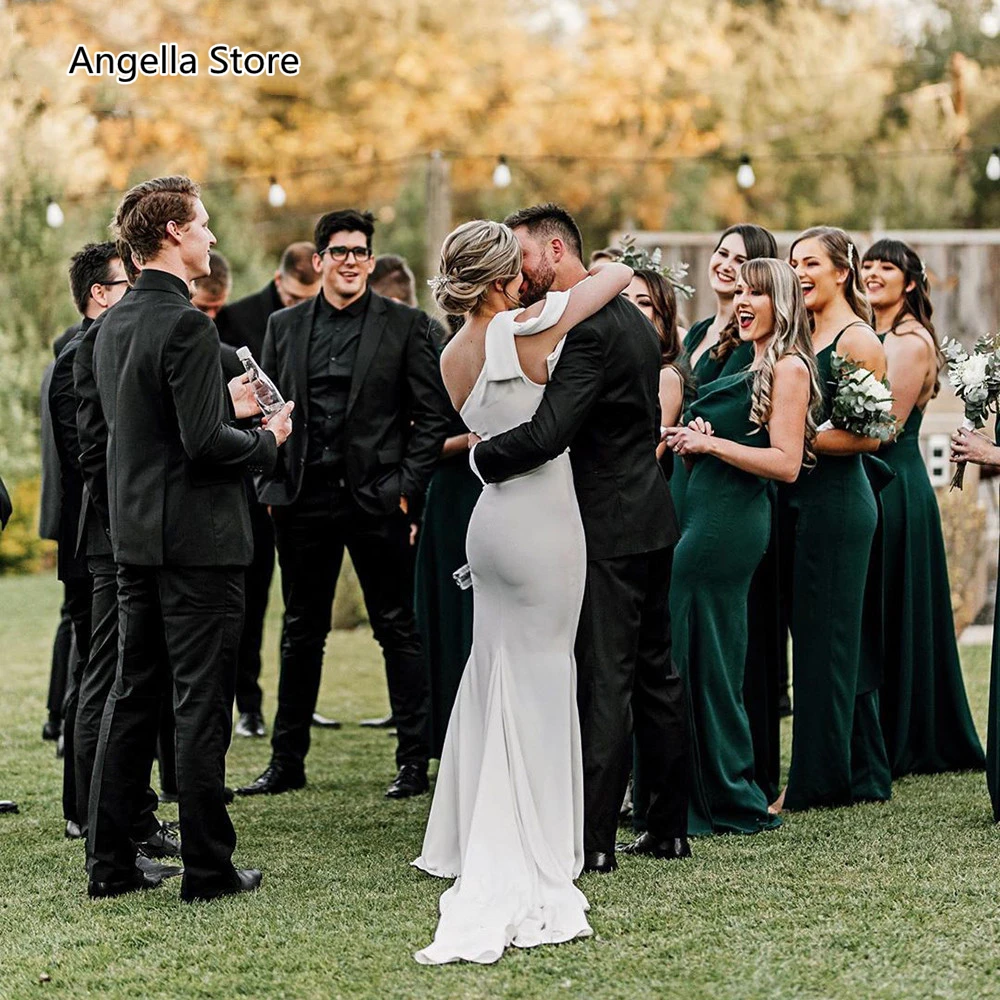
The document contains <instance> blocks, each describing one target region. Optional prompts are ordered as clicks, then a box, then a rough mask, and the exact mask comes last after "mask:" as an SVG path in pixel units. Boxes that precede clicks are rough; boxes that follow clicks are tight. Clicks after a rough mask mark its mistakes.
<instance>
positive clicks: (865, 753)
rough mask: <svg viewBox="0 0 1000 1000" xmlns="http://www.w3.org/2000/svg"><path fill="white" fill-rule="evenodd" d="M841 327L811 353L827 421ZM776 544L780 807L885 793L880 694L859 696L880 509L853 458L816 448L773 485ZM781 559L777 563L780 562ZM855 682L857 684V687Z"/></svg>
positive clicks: (886, 777) (887, 784) (886, 778)
mask: <svg viewBox="0 0 1000 1000" xmlns="http://www.w3.org/2000/svg"><path fill="white" fill-rule="evenodd" d="M842 336H843V331H841V332H840V333H839V334H838V335H837V337H836V338H835V339H834V341H833V343H832V344H830V345H829V346H828V347H826V348H824V349H823V350H822V351H820V352H818V354H817V356H816V365H817V370H818V375H819V382H820V386H821V388H822V392H823V414H822V419H823V420H825V419H826V418H827V417H828V416H829V413H830V409H831V404H832V401H833V393H834V382H833V376H832V373H831V367H830V361H831V358H832V356H833V354H834V352H835V351H836V347H837V344H838V343H839V341H840V338H841V337H842ZM778 517H779V525H780V530H781V534H782V539H781V549H782V552H783V555H784V556H785V557H786V559H787V562H786V565H789V566H790V569H791V580H790V581H788V582H787V593H788V594H789V595H790V601H791V609H790V611H791V614H790V624H791V633H792V678H793V689H794V696H795V715H794V719H793V725H792V762H791V770H790V772H789V777H788V787H787V791H786V795H785V807H786V808H787V809H809V808H812V807H815V806H839V805H849V804H850V803H852V802H854V801H856V800H858V799H870V798H887V797H888V795H889V793H890V789H891V781H890V779H889V764H888V758H887V756H886V753H885V744H884V742H883V739H882V733H881V728H880V724H879V717H878V691H877V690H870V691H864V693H861V694H859V690H860V688H861V687H866V686H867V685H865V683H864V679H863V677H862V620H863V616H864V605H865V584H866V580H867V577H868V565H869V559H870V557H871V550H872V540H873V538H874V536H875V530H876V527H877V523H878V510H877V507H876V503H875V496H874V493H873V491H872V487H871V485H870V483H869V481H868V477H867V475H866V473H865V470H864V467H863V464H862V459H861V455H843V456H841V455H819V456H818V457H817V460H816V465H815V466H814V467H813V468H811V469H803V470H802V472H801V473H800V474H799V478H798V480H797V481H796V482H795V483H791V484H788V485H782V486H780V487H779V514H778ZM783 561H784V560H783ZM859 684H860V687H859Z"/></svg>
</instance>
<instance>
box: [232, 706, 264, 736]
mask: <svg viewBox="0 0 1000 1000" xmlns="http://www.w3.org/2000/svg"><path fill="white" fill-rule="evenodd" d="M236 735H237V736H247V737H251V738H260V737H261V736H267V728H266V727H265V726H264V717H263V716H262V715H261V714H260V712H240V717H239V720H238V721H237V723H236Z"/></svg>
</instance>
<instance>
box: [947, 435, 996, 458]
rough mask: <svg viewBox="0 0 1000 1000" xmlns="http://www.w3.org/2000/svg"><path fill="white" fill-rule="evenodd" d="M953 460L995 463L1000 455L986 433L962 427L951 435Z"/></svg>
mask: <svg viewBox="0 0 1000 1000" xmlns="http://www.w3.org/2000/svg"><path fill="white" fill-rule="evenodd" d="M951 460H952V461H953V462H972V463H973V464H974V465H995V464H997V462H998V460H1000V456H998V454H997V448H996V446H995V445H994V444H993V442H992V441H990V439H989V438H988V437H986V435H985V434H980V433H979V432H978V431H968V430H966V429H965V428H964V427H962V428H959V429H958V430H957V431H955V433H954V434H952V436H951Z"/></svg>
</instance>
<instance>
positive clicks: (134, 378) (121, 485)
mask: <svg viewBox="0 0 1000 1000" xmlns="http://www.w3.org/2000/svg"><path fill="white" fill-rule="evenodd" d="M93 366H94V378H95V381H96V384H97V389H98V392H99V393H100V409H101V412H102V414H103V417H104V420H105V422H106V424H107V433H108V443H107V476H108V478H107V489H108V509H109V513H110V521H111V540H112V545H113V548H114V556H115V560H116V561H117V562H118V563H124V564H126V565H134V566H246V565H247V564H249V562H250V557H251V554H252V549H253V539H252V534H251V530H250V514H249V510H248V507H247V499H246V493H245V490H244V486H243V473H244V472H246V471H253V472H263V471H265V470H270V469H271V468H273V466H274V463H275V459H276V453H277V446H276V443H275V439H274V435H273V434H271V433H270V432H269V431H265V430H254V431H249V430H240V429H238V428H236V427H233V426H231V421H232V417H233V413H232V410H231V406H230V403H229V395H228V393H227V391H226V386H225V384H224V382H223V379H222V369H221V367H220V362H219V338H218V334H217V333H216V330H215V325H214V324H213V323H212V321H211V320H210V319H209V318H208V317H207V316H206V315H205V314H204V313H201V312H199V311H198V310H197V309H195V308H194V306H192V305H191V302H190V300H189V297H188V290H187V287H186V286H185V284H184V282H183V281H182V280H181V279H180V278H177V277H175V276H174V275H172V274H168V273H166V272H165V271H156V270H148V269H147V270H145V271H143V272H142V274H140V275H139V279H138V281H137V282H136V285H135V288H134V289H133V290H132V291H131V292H129V294H128V295H126V296H125V297H124V298H123V299H122V300H121V302H119V303H118V304H117V305H116V306H115V307H114V308H113V309H109V310H108V312H107V315H106V318H104V320H103V323H102V326H101V330H100V334H99V336H98V337H97V340H96V343H95V345H94V355H93Z"/></svg>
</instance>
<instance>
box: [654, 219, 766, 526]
mask: <svg viewBox="0 0 1000 1000" xmlns="http://www.w3.org/2000/svg"><path fill="white" fill-rule="evenodd" d="M777 256H778V244H777V243H776V242H775V239H774V237H773V236H772V235H771V234H770V233H769V232H768V231H767V230H766V229H764V228H762V227H761V226H753V225H749V224H746V225H738V226H730V227H729V228H728V229H727V230H725V231H724V232H723V233H722V235H721V236H720V237H719V242H718V243H716V245H715V250H714V251H713V252H712V256H711V258H710V260H709V262H708V282H709V284H710V285H711V287H712V291H713V292H714V293H715V315H714V316H710V317H709V318H707V319H701V320H698V322H697V323H694V324H693V325H692V326H691V328H690V329H689V330H688V332H687V335H686V336H685V338H684V349H683V351H682V353H681V361H682V362H683V363H684V364H686V365H687V367H688V369H689V370H690V371H691V374H692V375H693V377H694V383H695V386H696V387H697V388H701V387H702V386H704V385H707V384H708V383H709V382H711V381H713V380H714V379H717V378H718V377H719V376H720V375H723V374H729V372H731V371H738V370H739V369H740V368H745V367H746V366H747V365H748V364H750V362H751V360H752V359H753V349H752V348H751V347H750V345H749V344H743V343H742V342H741V341H740V339H739V335H738V333H737V331H736V322H735V320H734V319H733V313H734V306H733V297H734V295H735V294H736V279H737V276H738V275H739V270H740V265H741V264H742V263H743V262H744V261H746V260H755V259H756V258H758V257H777ZM686 485H687V470H686V469H685V468H684V466H683V464H682V463H680V462H677V463H675V468H674V475H673V476H672V477H671V479H670V492H671V494H672V495H673V498H674V508H675V509H676V511H677V518H678V520H682V519H683V508H684V488H685V486H686Z"/></svg>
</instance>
